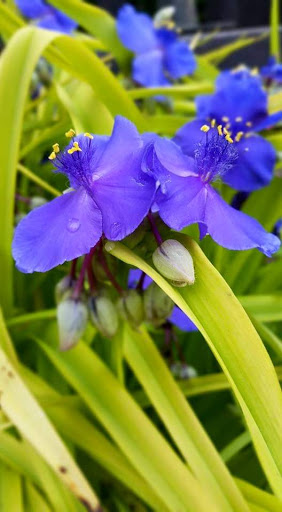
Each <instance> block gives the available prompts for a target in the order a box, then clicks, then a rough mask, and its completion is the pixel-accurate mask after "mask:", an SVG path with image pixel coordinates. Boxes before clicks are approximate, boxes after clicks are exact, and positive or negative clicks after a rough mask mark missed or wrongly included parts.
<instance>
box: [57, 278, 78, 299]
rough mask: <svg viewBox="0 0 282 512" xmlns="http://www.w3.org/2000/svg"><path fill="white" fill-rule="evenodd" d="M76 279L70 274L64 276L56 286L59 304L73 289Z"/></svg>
mask: <svg viewBox="0 0 282 512" xmlns="http://www.w3.org/2000/svg"><path fill="white" fill-rule="evenodd" d="M75 283H76V281H75V280H74V279H73V278H72V277H71V276H70V275H67V276H65V277H63V279H61V280H60V281H59V282H58V283H57V284H56V286H55V299H56V302H57V304H58V303H59V302H61V300H63V298H66V297H67V295H69V294H70V292H71V291H72V290H73V287H74V285H75Z"/></svg>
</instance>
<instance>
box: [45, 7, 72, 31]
mask: <svg viewBox="0 0 282 512" xmlns="http://www.w3.org/2000/svg"><path fill="white" fill-rule="evenodd" d="M36 25H37V26H38V27H40V28H45V29H47V30H54V31H55V32H62V33H63V34H71V32H72V31H73V30H74V29H75V28H76V27H77V23H76V22H75V21H73V20H72V19H71V18H69V17H68V16H65V15H64V14H63V13H60V12H59V11H57V10H56V9H52V10H50V12H48V13H47V14H46V15H44V16H42V17H41V18H39V20H38V21H37V23H36Z"/></svg>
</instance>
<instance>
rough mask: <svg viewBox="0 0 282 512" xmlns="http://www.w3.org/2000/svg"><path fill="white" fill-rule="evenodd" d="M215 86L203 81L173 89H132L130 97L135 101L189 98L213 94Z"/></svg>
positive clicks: (173, 87) (172, 87)
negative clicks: (151, 98) (153, 98)
mask: <svg viewBox="0 0 282 512" xmlns="http://www.w3.org/2000/svg"><path fill="white" fill-rule="evenodd" d="M213 89H214V86H213V83H212V82H208V81H205V82H204V81H203V82H196V83H188V84H185V85H174V86H171V87H167V86H166V87H146V88H145V87H140V88H138V89H130V90H129V91H128V95H129V96H130V98H133V99H141V98H150V97H151V96H157V95H158V94H161V95H162V96H171V97H172V98H179V97H180V98H181V97H184V98H187V97H188V98H189V97H192V98H193V97H194V96H197V95H198V94H208V93H210V92H213Z"/></svg>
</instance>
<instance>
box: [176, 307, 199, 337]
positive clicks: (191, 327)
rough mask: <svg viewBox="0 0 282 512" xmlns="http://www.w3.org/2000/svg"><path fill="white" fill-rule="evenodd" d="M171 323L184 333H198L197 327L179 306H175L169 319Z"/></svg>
mask: <svg viewBox="0 0 282 512" xmlns="http://www.w3.org/2000/svg"><path fill="white" fill-rule="evenodd" d="M169 320H170V322H171V323H172V324H173V325H176V327H178V329H180V330H181V331H184V332H193V331H197V330H198V328H197V327H196V325H195V324H194V323H193V322H192V320H190V318H189V317H188V316H187V315H185V313H183V311H181V309H179V308H178V307H177V306H174V308H173V310H172V313H171V315H170V317H169Z"/></svg>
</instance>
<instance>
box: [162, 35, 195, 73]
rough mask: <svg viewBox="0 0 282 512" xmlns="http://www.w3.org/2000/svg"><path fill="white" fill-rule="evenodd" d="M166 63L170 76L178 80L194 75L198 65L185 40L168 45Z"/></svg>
mask: <svg viewBox="0 0 282 512" xmlns="http://www.w3.org/2000/svg"><path fill="white" fill-rule="evenodd" d="M164 65H165V68H166V69H167V71H168V72H169V74H170V76H171V77H172V78H174V79H175V80H177V79H178V78H181V77H183V76H186V75H192V73H194V71H195V69H196V67H197V61H196V58H195V56H194V54H193V52H192V50H190V48H189V46H188V44H187V43H186V42H185V41H176V42H175V43H173V44H169V45H168V46H166V48H165V59H164Z"/></svg>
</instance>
